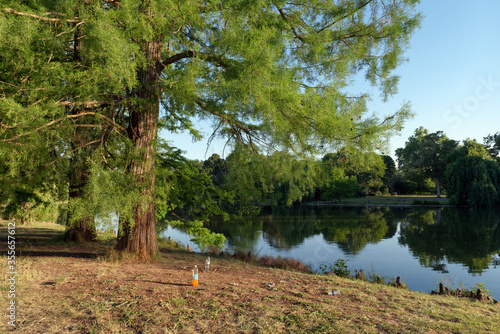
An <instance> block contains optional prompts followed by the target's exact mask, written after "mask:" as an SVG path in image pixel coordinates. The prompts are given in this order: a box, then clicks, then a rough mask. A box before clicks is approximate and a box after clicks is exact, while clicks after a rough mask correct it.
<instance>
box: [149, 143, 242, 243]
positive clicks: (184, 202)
mask: <svg viewBox="0 0 500 334" xmlns="http://www.w3.org/2000/svg"><path fill="white" fill-rule="evenodd" d="M157 161H158V164H157V168H156V183H155V188H156V191H155V194H156V199H155V208H156V220H157V223H158V224H157V228H158V229H159V230H160V231H161V229H162V228H163V227H164V224H161V222H162V221H163V220H164V219H165V218H168V217H170V216H173V217H177V218H180V219H167V222H168V223H169V224H170V225H172V226H174V227H178V228H181V229H182V230H184V231H186V232H187V233H188V234H190V235H192V236H193V239H192V240H193V241H194V242H196V243H197V244H198V245H199V246H200V247H201V248H204V247H207V246H211V245H215V246H217V247H223V245H224V242H225V237H224V236H223V235H222V234H219V233H212V232H210V230H208V229H207V228H205V227H203V221H206V220H208V218H209V217H211V216H214V215H221V216H223V217H224V218H225V219H228V215H227V213H225V212H224V211H222V209H221V204H222V202H224V201H227V202H232V195H231V194H230V193H228V192H226V191H224V190H223V189H222V188H220V187H216V186H215V185H214V184H213V181H212V178H211V177H210V176H209V175H207V174H206V173H205V172H204V170H203V169H202V168H198V167H197V166H196V163H195V162H193V161H189V160H186V159H185V158H183V157H182V155H181V153H180V151H179V150H176V149H174V148H172V147H170V146H169V145H168V143H166V142H164V141H159V144H158V150H157ZM176 212H177V213H176ZM178 214H180V215H182V216H185V217H184V218H181V217H180V216H179V215H178Z"/></svg>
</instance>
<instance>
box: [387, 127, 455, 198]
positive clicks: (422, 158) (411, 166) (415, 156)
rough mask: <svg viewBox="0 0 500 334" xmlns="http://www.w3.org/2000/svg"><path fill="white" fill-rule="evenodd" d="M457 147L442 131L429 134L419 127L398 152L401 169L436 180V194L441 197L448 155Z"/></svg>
mask: <svg viewBox="0 0 500 334" xmlns="http://www.w3.org/2000/svg"><path fill="white" fill-rule="evenodd" d="M457 145H458V142H457V141H455V140H451V139H449V138H448V137H447V136H446V135H445V134H444V133H443V132H442V131H437V132H433V133H429V131H428V130H427V129H424V128H423V127H419V128H418V129H416V130H415V134H414V135H413V136H412V137H410V138H409V139H408V141H407V142H406V144H405V147H404V148H398V149H397V150H396V156H397V158H398V165H399V168H400V170H402V171H405V172H412V171H413V172H414V173H415V172H416V173H418V172H421V173H422V174H423V175H424V176H426V177H429V178H432V179H434V180H436V188H437V189H436V193H437V197H440V196H441V191H440V181H441V182H444V180H445V174H444V172H445V168H446V155H447V154H448V153H449V152H451V151H452V150H453V149H455V148H456V147H457Z"/></svg>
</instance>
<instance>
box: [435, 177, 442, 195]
mask: <svg viewBox="0 0 500 334" xmlns="http://www.w3.org/2000/svg"><path fill="white" fill-rule="evenodd" d="M436 197H437V198H441V187H440V186H439V178H438V177H436Z"/></svg>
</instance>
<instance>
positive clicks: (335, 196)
mask: <svg viewBox="0 0 500 334" xmlns="http://www.w3.org/2000/svg"><path fill="white" fill-rule="evenodd" d="M357 191H358V181H357V180H356V177H355V176H347V175H346V174H345V170H344V169H343V168H341V167H334V168H332V169H331V170H330V175H329V177H328V183H327V184H326V185H325V186H324V188H323V194H322V196H321V199H322V200H324V201H331V200H339V201H340V200H341V199H342V198H349V197H354V196H355V195H356V193H357Z"/></svg>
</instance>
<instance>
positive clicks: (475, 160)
mask: <svg viewBox="0 0 500 334" xmlns="http://www.w3.org/2000/svg"><path fill="white" fill-rule="evenodd" d="M447 160H448V165H447V167H446V177H447V179H448V188H449V189H448V194H449V196H450V197H451V200H452V202H453V203H454V204H456V205H469V206H471V207H474V208H491V207H493V206H495V205H497V204H499V203H500V166H499V165H498V163H497V162H496V161H495V160H493V159H492V158H491V157H490V155H489V154H488V151H487V150H486V149H485V148H484V147H483V146H482V145H481V144H479V143H477V142H476V141H473V140H466V141H465V142H464V145H463V146H461V147H460V148H458V149H456V150H455V151H453V152H451V153H450V154H449V155H448V157H447Z"/></svg>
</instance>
